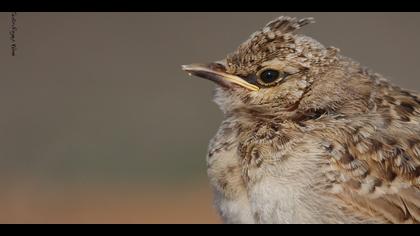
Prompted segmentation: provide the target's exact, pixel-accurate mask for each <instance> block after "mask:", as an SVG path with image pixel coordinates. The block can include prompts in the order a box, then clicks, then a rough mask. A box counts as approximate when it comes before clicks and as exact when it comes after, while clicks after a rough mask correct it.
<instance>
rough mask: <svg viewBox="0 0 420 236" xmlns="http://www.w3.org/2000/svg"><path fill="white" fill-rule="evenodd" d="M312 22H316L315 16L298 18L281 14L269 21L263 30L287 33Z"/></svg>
mask: <svg viewBox="0 0 420 236" xmlns="http://www.w3.org/2000/svg"><path fill="white" fill-rule="evenodd" d="M311 23H315V20H314V18H313V17H307V18H302V19H297V18H295V17H289V16H280V17H278V18H276V19H274V20H272V21H270V22H268V24H267V25H266V26H265V27H264V30H263V31H272V32H279V33H282V34H287V33H291V32H293V31H296V30H298V29H300V28H302V27H303V26H305V25H308V24H311Z"/></svg>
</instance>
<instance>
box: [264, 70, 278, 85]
mask: <svg viewBox="0 0 420 236" xmlns="http://www.w3.org/2000/svg"><path fill="white" fill-rule="evenodd" d="M282 76H283V73H281V72H279V71H277V70H273V69H268V70H265V71H263V72H261V74H260V80H261V82H262V83H263V84H265V85H271V84H273V83H274V82H276V81H277V80H278V79H279V78H280V77H282Z"/></svg>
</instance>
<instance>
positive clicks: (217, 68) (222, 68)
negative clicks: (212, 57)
mask: <svg viewBox="0 0 420 236" xmlns="http://www.w3.org/2000/svg"><path fill="white" fill-rule="evenodd" d="M209 68H210V69H211V70H214V71H220V72H226V67H225V65H223V64H221V63H217V62H214V63H210V66H209Z"/></svg>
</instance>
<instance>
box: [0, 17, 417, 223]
mask: <svg viewBox="0 0 420 236" xmlns="http://www.w3.org/2000/svg"><path fill="white" fill-rule="evenodd" d="M279 15H289V16H298V17H306V16H314V17H315V19H316V21H317V23H316V24H313V25H310V26H307V27H305V29H304V30H302V31H301V32H302V33H305V34H308V35H310V36H312V37H314V38H315V39H318V40H319V41H320V42H322V43H323V44H325V45H326V46H336V47H338V48H340V49H341V50H342V52H343V54H345V55H347V56H350V57H352V58H354V59H357V60H358V61H360V62H362V63H363V64H364V65H366V66H369V67H370V68H372V69H374V70H375V71H377V72H380V73H382V74H384V75H386V76H387V77H388V78H389V79H390V80H391V81H393V82H394V83H395V84H398V85H401V86H403V87H406V88H410V89H417V90H418V89H419V88H420V80H419V79H418V78H419V74H420V65H419V63H418V61H419V58H420V56H419V55H420V46H419V42H420V30H419V27H418V26H419V24H420V14H419V13H18V15H17V27H18V31H17V32H16V41H17V49H18V50H17V55H16V56H15V57H12V56H11V49H10V39H9V27H10V24H11V19H10V18H11V14H10V13H0V65H1V66H0V68H1V70H0V109H1V113H0V187H1V191H0V223H16V222H19V223H63V222H64V223H66V222H67V223H75V222H79V223H162V222H164V223H216V222H219V220H218V218H217V216H216V214H215V212H214V210H213V209H212V206H211V193H210V191H209V187H208V184H207V180H206V172H205V153H206V149H207V144H208V141H209V139H210V138H211V137H212V136H213V134H214V133H215V132H216V130H217V127H218V125H219V123H220V121H221V119H222V116H221V113H220V112H219V110H218V108H217V107H216V105H215V104H213V103H212V102H211V94H212V88H213V85H212V84H211V83H209V82H208V81H204V80H199V79H188V77H187V76H186V75H185V74H184V73H183V72H182V71H181V70H180V65H181V64H186V63H192V62H208V61H213V60H218V59H221V58H222V57H224V56H225V55H226V53H229V52H231V51H232V50H234V49H235V48H236V47H237V46H238V44H239V43H241V42H242V41H244V40H245V39H247V38H248V36H249V35H250V34H251V33H252V32H254V31H255V30H257V29H259V28H261V27H262V26H263V25H265V24H266V23H267V22H268V21H269V20H271V19H273V18H274V17H276V16H279Z"/></svg>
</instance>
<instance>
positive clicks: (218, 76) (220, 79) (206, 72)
mask: <svg viewBox="0 0 420 236" xmlns="http://www.w3.org/2000/svg"><path fill="white" fill-rule="evenodd" d="M182 69H183V70H184V71H186V72H188V74H189V75H195V76H198V77H201V78H204V79H208V80H211V81H213V82H215V83H217V84H219V85H222V86H225V87H229V88H230V87H231V86H232V84H237V85H239V86H242V87H244V88H246V89H249V90H251V91H258V90H259V89H260V88H259V87H258V86H256V85H253V84H250V83H248V82H246V81H245V80H243V79H242V78H241V77H239V76H236V75H231V74H228V73H226V70H225V67H224V66H223V65H222V64H219V63H210V64H191V65H183V66H182Z"/></svg>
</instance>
